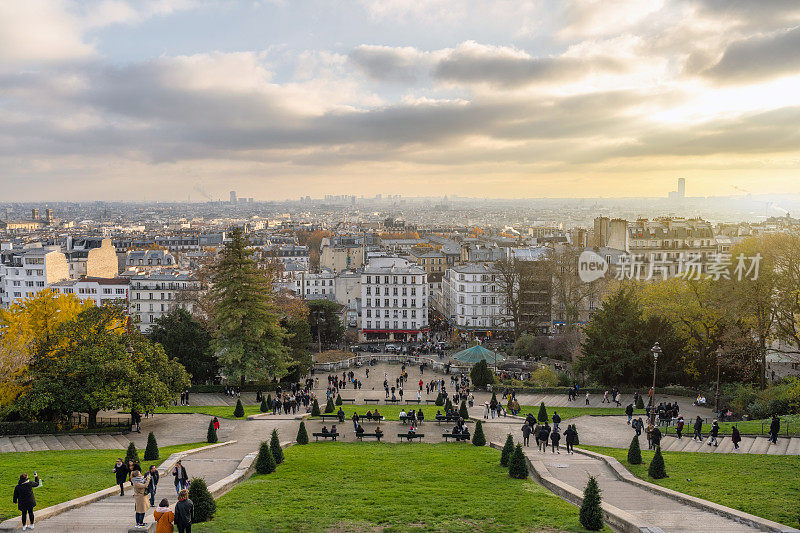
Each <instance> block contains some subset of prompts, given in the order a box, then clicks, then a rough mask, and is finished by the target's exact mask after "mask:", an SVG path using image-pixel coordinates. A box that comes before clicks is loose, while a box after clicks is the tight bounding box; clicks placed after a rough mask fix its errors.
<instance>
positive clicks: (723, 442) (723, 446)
mask: <svg viewBox="0 0 800 533" xmlns="http://www.w3.org/2000/svg"><path fill="white" fill-rule="evenodd" d="M731 451H733V441H732V440H731V438H730V437H723V438H722V439H720V441H719V448H717V453H730V452H731Z"/></svg>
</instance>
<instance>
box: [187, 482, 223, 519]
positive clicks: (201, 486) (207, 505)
mask: <svg viewBox="0 0 800 533" xmlns="http://www.w3.org/2000/svg"><path fill="white" fill-rule="evenodd" d="M189 499H190V500H192V503H193V504H194V514H193V515H192V522H208V521H209V520H211V519H212V518H213V517H214V513H216V512H217V502H215V501H214V497H213V496H212V495H211V493H210V492H208V487H207V486H206V480H205V479H203V478H201V477H195V478H192V481H191V483H189Z"/></svg>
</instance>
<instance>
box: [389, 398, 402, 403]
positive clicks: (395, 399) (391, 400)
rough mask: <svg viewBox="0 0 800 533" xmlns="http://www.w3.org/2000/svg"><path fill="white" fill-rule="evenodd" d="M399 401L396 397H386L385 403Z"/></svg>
mask: <svg viewBox="0 0 800 533" xmlns="http://www.w3.org/2000/svg"><path fill="white" fill-rule="evenodd" d="M399 401H400V400H399V399H397V398H386V403H397V402H399Z"/></svg>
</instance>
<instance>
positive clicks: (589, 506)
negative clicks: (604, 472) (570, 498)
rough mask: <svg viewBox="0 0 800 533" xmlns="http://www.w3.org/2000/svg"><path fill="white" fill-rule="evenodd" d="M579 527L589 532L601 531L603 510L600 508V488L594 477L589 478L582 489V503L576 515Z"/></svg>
mask: <svg viewBox="0 0 800 533" xmlns="http://www.w3.org/2000/svg"><path fill="white" fill-rule="evenodd" d="M578 518H579V520H580V522H581V525H582V526H583V527H584V528H586V529H588V530H589V531H600V530H601V529H603V508H602V507H601V506H600V487H599V486H598V485H597V480H596V479H595V477H594V476H589V482H588V483H587V484H586V488H585V489H583V503H582V504H581V511H580V514H579V515H578Z"/></svg>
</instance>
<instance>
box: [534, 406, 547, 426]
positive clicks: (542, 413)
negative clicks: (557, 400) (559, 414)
mask: <svg viewBox="0 0 800 533" xmlns="http://www.w3.org/2000/svg"><path fill="white" fill-rule="evenodd" d="M536 420H538V421H539V422H541V423H542V424H544V423H545V422H547V421H549V420H550V418H549V417H548V416H547V407H545V406H544V402H542V405H540V406H539V414H538V415H536Z"/></svg>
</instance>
